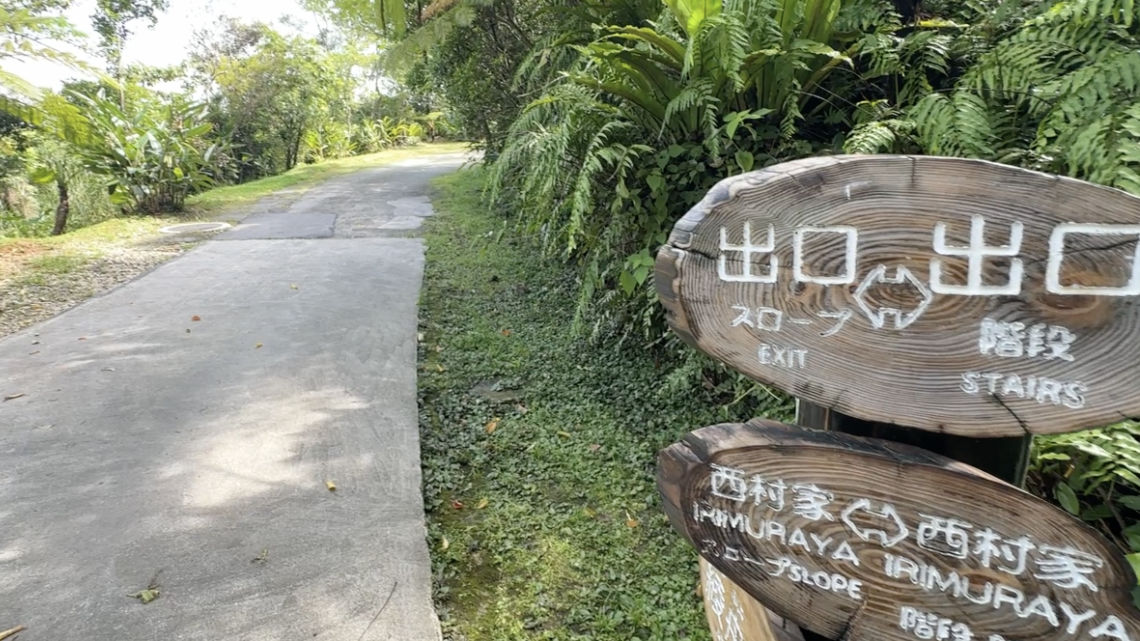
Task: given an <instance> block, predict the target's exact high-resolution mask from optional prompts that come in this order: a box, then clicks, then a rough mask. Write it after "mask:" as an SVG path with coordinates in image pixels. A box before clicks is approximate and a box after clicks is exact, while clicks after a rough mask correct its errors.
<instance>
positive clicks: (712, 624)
mask: <svg viewBox="0 0 1140 641" xmlns="http://www.w3.org/2000/svg"><path fill="white" fill-rule="evenodd" d="M700 566H701V587H702V594H703V597H704V601H705V617H706V618H707V619H708V622H709V632H710V633H711V635H712V639H713V641H804V638H803V635H802V634H801V633H800V629H799V627H797V626H796V625H795V624H792V623H791V622H789V621H787V620H786V619H784V618H783V617H781V616H779V615H777V614H773V613H771V612H769V611H768V610H767V609H766V608H765V607H764V606H763V605H761V604H760V602H759V601H757V600H756V599H754V598H752V596H751V595H750V594H748V593H747V592H745V591H744V590H743V589H742V588H741V587H740V586H738V585H736V584H735V583H733V582H732V579H730V578H728V577H727V576H725V575H724V574H723V573H722V572H721V571H720V570H717V569H716V568H714V567H713V566H712V565H709V562H708V561H705V560H704V559H701V560H700Z"/></svg>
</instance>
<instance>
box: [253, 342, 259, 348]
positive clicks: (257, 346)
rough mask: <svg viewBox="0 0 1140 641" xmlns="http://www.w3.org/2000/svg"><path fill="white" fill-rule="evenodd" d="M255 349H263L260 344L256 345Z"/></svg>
mask: <svg viewBox="0 0 1140 641" xmlns="http://www.w3.org/2000/svg"><path fill="white" fill-rule="evenodd" d="M253 348H254V349H261V343H258V344H257V345H254V346H253Z"/></svg>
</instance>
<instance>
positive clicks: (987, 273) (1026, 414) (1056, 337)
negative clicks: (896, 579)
mask: <svg viewBox="0 0 1140 641" xmlns="http://www.w3.org/2000/svg"><path fill="white" fill-rule="evenodd" d="M1138 241H1140V198H1135V197H1133V196H1130V195H1128V194H1125V193H1124V192H1121V191H1117V190H1113V189H1108V188H1104V187H1098V186H1096V185H1092V184H1089V183H1085V182H1081V181H1077V180H1072V179H1068V178H1060V177H1056V176H1051V175H1047V174H1042V173H1037V172H1031V171H1026V170H1023V169H1017V168H1013V167H1007V166H1004V165H998V164H994V163H988V162H983V161H975V160H963V159H955V158H934V157H909V156H838V157H828V158H811V159H807V160H801V161H796V162H790V163H785V164H781V165H776V166H774V167H770V168H768V169H766V170H764V171H758V172H753V173H749V174H744V175H742V176H737V177H735V178H730V179H727V180H725V181H722V182H721V183H720V184H718V185H717V186H716V187H715V188H713V190H712V191H711V192H709V194H708V195H707V196H706V197H705V199H704V200H703V201H701V202H700V203H699V204H698V205H697V206H695V207H694V208H693V209H692V210H691V211H690V212H689V213H688V214H686V215H685V217H684V218H682V219H681V220H680V221H679V222H678V223H677V225H676V226H675V227H674V229H673V233H672V235H671V236H670V238H669V242H668V244H667V245H665V246H664V247H662V248H661V250H660V252H659V253H658V255H657V269H656V283H657V291H658V294H659V296H660V298H661V302H662V303H663V304H664V305H665V307H666V310H667V312H668V317H669V322H670V324H671V325H672V327H673V329H674V330H675V331H676V332H677V333H678V334H679V335H680V336H681V337H682V338H684V339H685V340H686V341H688V342H689V343H691V344H692V345H694V346H695V347H697V348H698V349H700V350H702V351H704V352H705V353H707V354H709V355H710V356H712V357H714V358H716V359H718V360H720V361H722V362H725V363H727V364H728V365H730V366H732V367H734V368H736V369H737V370H739V371H741V372H743V373H744V374H746V375H748V376H750V377H752V378H755V379H757V380H760V381H763V382H766V383H770V384H772V385H775V386H776V387H779V388H781V389H783V390H785V391H787V392H789V393H791V394H794V395H795V396H798V397H801V398H803V399H806V400H809V401H811V402H814V403H817V404H820V405H824V406H827V407H832V408H835V409H837V410H838V411H840V412H842V413H844V414H849V415H852V416H857V417H860V418H864V419H868V420H875V421H882V422H889V423H901V424H905V425H907V426H910V427H918V428H922V429H927V430H933V431H944V432H950V433H954V434H960V435H968V436H1003V435H1020V434H1024V433H1025V432H1026V431H1029V432H1036V433H1052V432H1064V431H1070V430H1074V429H1080V428H1084V427H1092V426H1098V425H1104V424H1108V423H1112V422H1115V421H1118V420H1120V419H1121V418H1123V417H1128V416H1135V415H1138V414H1140V385H1137V384H1136V382H1135V381H1136V378H1137V376H1138V375H1140V305H1138V304H1137V303H1138V301H1140V242H1138Z"/></svg>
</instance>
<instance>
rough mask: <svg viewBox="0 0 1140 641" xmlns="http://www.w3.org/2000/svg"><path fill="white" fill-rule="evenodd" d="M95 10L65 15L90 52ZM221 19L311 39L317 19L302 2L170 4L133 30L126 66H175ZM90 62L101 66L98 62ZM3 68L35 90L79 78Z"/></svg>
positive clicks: (80, 4) (74, 9) (41, 66)
mask: <svg viewBox="0 0 1140 641" xmlns="http://www.w3.org/2000/svg"><path fill="white" fill-rule="evenodd" d="M94 9H95V0H75V1H74V2H73V3H72V6H71V7H70V8H68V10H67V12H66V14H65V15H66V17H67V18H68V20H70V21H71V23H72V24H73V25H75V26H76V27H77V28H79V29H80V30H81V31H83V32H85V33H87V34H88V35H89V36H91V37H90V38H89V40H90V43H91V47H90V48H91V49H92V50H94V49H95V46H94V45H95V42H97V41H96V39H95V38H94V35H93V34H94V30H93V29H92V28H91V14H92V13H94ZM221 16H232V17H234V18H239V19H241V20H244V21H255V20H256V21H260V22H266V23H269V24H271V25H274V27H275V28H277V29H278V30H280V31H283V32H286V33H288V32H290V31H295V30H294V29H291V28H289V27H283V26H281V25H280V24H279V22H278V21H279V19H280V18H281V17H283V16H290V17H291V18H292V19H293V20H294V22H296V23H297V24H300V25H304V27H305V28H304V31H305V32H306V34H307V35H314V34H315V32H316V20H315V18H314V17H313V15H312V14H310V13H308V12H307V11H305V10H304V9H302V8H301V5H300V3H299V2H298V0H170V8H169V9H168V10H167V11H166V12H164V13H163V14H161V15H159V17H158V23H157V24H156V25H155V27H153V28H147V26H146V23H145V22H143V21H139V22H135V23H133V24H132V25H131V29H132V34H131V36H130V37H129V38H128V39H127V46H126V48H125V49H124V50H123V58H124V61H125V62H126V63H128V64H130V63H136V62H141V63H145V64H148V65H151V66H156V67H161V66H167V65H173V64H177V63H178V62H181V61H182V60H183V59H184V58H185V57H186V50H187V47H188V46H189V45H190V41H191V38H192V36H193V34H194V32H195V31H197V30H199V29H202V28H205V27H209V26H210V25H212V24H213V23H214V22H215V21H216V20H217V19H218V18H219V17H221ZM89 62H90V63H92V64H93V65H94V66H96V67H99V68H102V67H103V64H102V63H101V62H100V61H98V60H96V59H90V60H89ZM2 67H3V69H4V70H6V71H10V72H12V73H15V74H17V75H19V76H20V77H22V78H24V79H25V80H28V81H30V82H32V83H33V84H35V85H37V86H40V87H44V88H51V89H58V88H59V86H60V85H61V83H62V82H63V81H64V80H67V79H69V78H73V77H76V76H78V75H81V74H80V72H77V71H75V70H74V69H71V68H69V67H67V66H64V65H60V64H56V63H50V62H43V61H34V62H24V61H10V60H6V61H4V62H3V63H2Z"/></svg>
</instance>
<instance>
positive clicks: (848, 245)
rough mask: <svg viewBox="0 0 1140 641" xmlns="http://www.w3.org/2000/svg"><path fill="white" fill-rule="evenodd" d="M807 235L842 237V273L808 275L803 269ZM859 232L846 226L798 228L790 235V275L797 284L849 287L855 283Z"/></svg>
mask: <svg viewBox="0 0 1140 641" xmlns="http://www.w3.org/2000/svg"><path fill="white" fill-rule="evenodd" d="M809 234H840V235H842V236H844V237H845V238H844V252H843V258H844V260H843V271H842V272H840V273H839V274H837V275H832V276H821V275H816V274H808V273H807V271H806V270H805V269H804V241H805V239H806V238H807V236H808V235H809ZM858 246H859V230H857V229H855V228H854V227H850V226H847V225H836V226H834V227H800V228H799V229H797V230H795V231H794V232H793V233H792V273H793V275H794V276H795V279H796V282H798V283H816V284H819V285H849V284H851V283H853V282H855V265H856V261H857V259H858ZM769 251H771V250H769Z"/></svg>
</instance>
